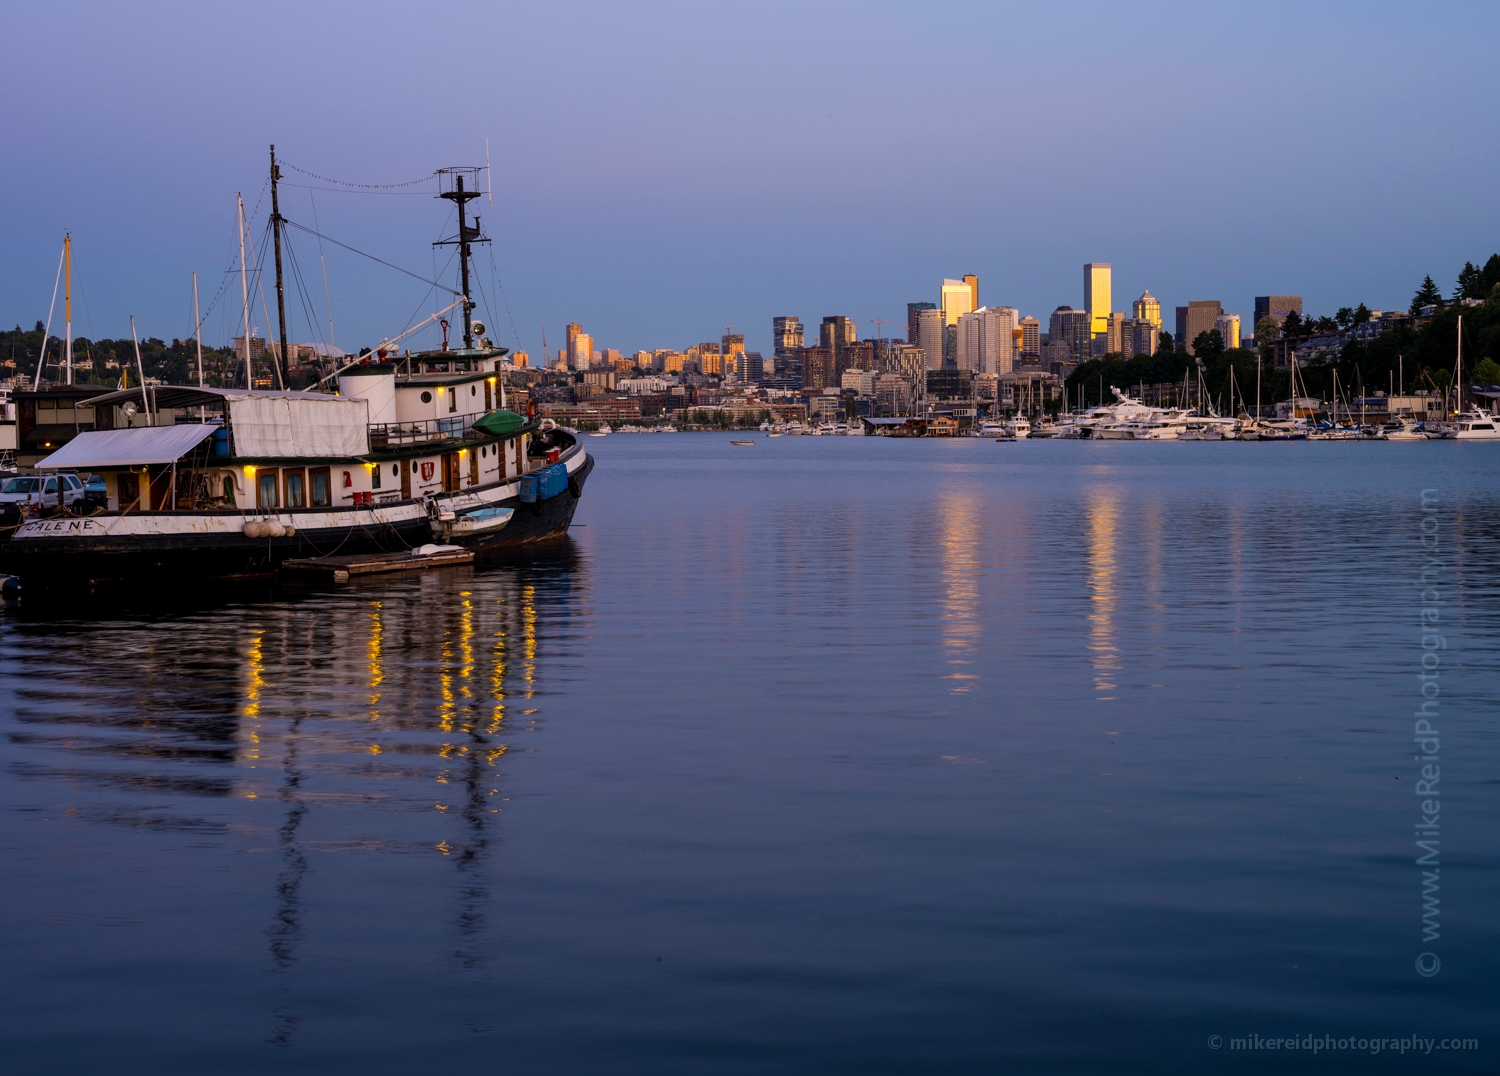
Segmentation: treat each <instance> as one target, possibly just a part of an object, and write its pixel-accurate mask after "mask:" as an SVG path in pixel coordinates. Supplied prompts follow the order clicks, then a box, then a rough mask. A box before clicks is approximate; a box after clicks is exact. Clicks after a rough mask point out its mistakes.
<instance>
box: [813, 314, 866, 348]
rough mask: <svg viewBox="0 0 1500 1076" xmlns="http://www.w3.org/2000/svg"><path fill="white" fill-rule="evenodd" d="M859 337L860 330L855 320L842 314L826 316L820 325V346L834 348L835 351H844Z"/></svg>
mask: <svg viewBox="0 0 1500 1076" xmlns="http://www.w3.org/2000/svg"><path fill="white" fill-rule="evenodd" d="M857 337H858V332H857V330H856V328H855V325H854V322H853V321H851V320H850V319H848V318H846V317H844V316H843V315H842V314H837V315H834V316H832V317H826V318H824V319H823V323H822V324H821V325H819V326H818V346H819V347H826V348H832V349H833V350H834V352H835V353H837V352H840V351H843V350H844V348H846V347H848V346H849V345H850V344H852V343H854V341H855V340H856V339H857Z"/></svg>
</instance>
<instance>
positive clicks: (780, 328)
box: [771, 317, 803, 359]
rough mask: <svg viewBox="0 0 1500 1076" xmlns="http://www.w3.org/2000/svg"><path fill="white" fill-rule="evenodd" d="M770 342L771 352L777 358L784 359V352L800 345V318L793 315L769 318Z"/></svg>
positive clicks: (801, 341)
mask: <svg viewBox="0 0 1500 1076" xmlns="http://www.w3.org/2000/svg"><path fill="white" fill-rule="evenodd" d="M771 342H772V349H771V350H772V353H773V354H774V355H775V356H776V357H777V358H778V359H784V358H785V357H786V353H787V352H789V351H791V350H792V348H794V347H801V346H802V344H803V340H802V319H801V318H794V317H780V318H772V319H771Z"/></svg>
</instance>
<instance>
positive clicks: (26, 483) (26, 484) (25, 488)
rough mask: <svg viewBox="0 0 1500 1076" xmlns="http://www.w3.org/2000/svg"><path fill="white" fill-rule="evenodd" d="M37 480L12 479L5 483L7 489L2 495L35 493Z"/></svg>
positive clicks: (0, 491)
mask: <svg viewBox="0 0 1500 1076" xmlns="http://www.w3.org/2000/svg"><path fill="white" fill-rule="evenodd" d="M36 487H37V479H35V478H12V479H11V480H10V481H9V482H7V483H5V488H4V489H3V490H0V493H35V492H36Z"/></svg>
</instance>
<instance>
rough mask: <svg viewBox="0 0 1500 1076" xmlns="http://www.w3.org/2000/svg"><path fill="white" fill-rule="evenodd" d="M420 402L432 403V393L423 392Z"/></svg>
mask: <svg viewBox="0 0 1500 1076" xmlns="http://www.w3.org/2000/svg"><path fill="white" fill-rule="evenodd" d="M422 402H423V403H432V393H430V392H426V391H424V392H423V393H422Z"/></svg>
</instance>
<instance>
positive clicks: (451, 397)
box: [448, 392, 458, 411]
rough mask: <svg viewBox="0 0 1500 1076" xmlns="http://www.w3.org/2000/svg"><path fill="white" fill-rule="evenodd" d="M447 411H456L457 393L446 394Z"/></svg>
mask: <svg viewBox="0 0 1500 1076" xmlns="http://www.w3.org/2000/svg"><path fill="white" fill-rule="evenodd" d="M448 410H449V411H457V410H458V393H457V392H450V393H448Z"/></svg>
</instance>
